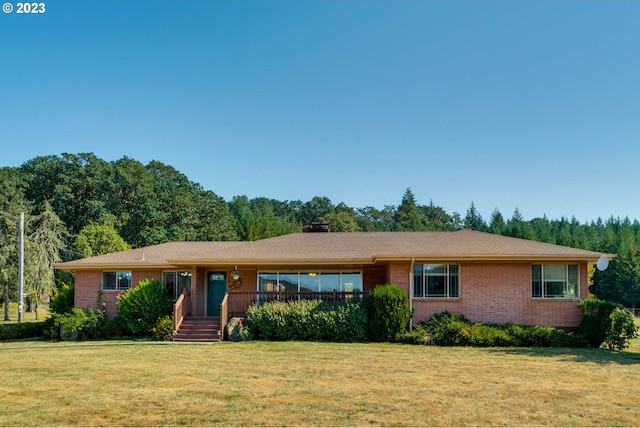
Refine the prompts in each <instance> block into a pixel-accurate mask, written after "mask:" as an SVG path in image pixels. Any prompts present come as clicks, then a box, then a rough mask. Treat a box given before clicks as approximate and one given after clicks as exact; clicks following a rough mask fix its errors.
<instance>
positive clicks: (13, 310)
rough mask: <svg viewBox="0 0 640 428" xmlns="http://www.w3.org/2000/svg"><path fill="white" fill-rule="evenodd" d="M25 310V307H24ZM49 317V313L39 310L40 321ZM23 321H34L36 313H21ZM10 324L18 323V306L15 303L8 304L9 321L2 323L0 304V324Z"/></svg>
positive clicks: (2, 313) (2, 311)
mask: <svg viewBox="0 0 640 428" xmlns="http://www.w3.org/2000/svg"><path fill="white" fill-rule="evenodd" d="M25 308H26V305H25ZM47 315H49V311H47V310H46V309H40V320H44V319H45V318H47ZM23 316H24V318H23V320H24V321H36V313H35V312H27V311H25V312H24V313H23ZM1 322H4V323H12V322H18V304H17V303H9V321H4V304H0V323H1Z"/></svg>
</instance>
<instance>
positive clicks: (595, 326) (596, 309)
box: [580, 297, 617, 348]
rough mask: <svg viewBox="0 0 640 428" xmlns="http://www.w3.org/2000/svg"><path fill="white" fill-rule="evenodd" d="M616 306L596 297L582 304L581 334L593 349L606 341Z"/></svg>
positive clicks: (585, 300)
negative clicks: (611, 316)
mask: <svg viewBox="0 0 640 428" xmlns="http://www.w3.org/2000/svg"><path fill="white" fill-rule="evenodd" d="M616 306H617V305H616V304H615V303H613V302H608V301H604V300H600V299H597V298H595V297H589V298H587V299H584V300H583V301H582V302H580V310H581V311H582V321H581V322H580V334H581V335H583V336H584V337H585V338H586V339H587V341H588V342H589V345H591V347H593V348H599V347H600V345H602V344H603V343H604V341H605V340H606V338H607V332H608V330H609V328H610V325H611V322H610V319H609V317H610V315H611V313H612V312H613V310H614V309H615V308H616Z"/></svg>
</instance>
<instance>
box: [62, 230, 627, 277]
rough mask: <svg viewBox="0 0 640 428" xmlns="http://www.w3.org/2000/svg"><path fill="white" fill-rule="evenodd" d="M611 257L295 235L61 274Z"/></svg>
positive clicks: (126, 256)
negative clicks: (101, 270) (217, 266)
mask: <svg viewBox="0 0 640 428" xmlns="http://www.w3.org/2000/svg"><path fill="white" fill-rule="evenodd" d="M601 256H606V257H607V258H613V257H615V255H613V254H604V253H599V252H595V251H587V250H580V249H575V248H570V247H563V246H560V245H553V244H546V243H542V242H536V241H529V240H526V239H518V238H511V237H506V236H501V235H494V234H490V233H484V232H477V231H473V230H460V231H457V232H344V233H340V232H338V233H336V232H330V233H293V234H289V235H283V236H278V237H274V238H269V239H263V240H260V241H253V242H169V243H166V244H160V245H154V246H151V247H144V248H138V249H135V250H129V251H122V252H119V253H112V254H106V255H103V256H97V257H89V258H86V259H80V260H74V261H71V262H66V263H57V264H55V265H54V267H56V268H58V269H63V270H78V269H104V268H110V267H118V268H120V267H121V268H134V267H135V268H153V267H156V268H167V267H178V266H195V265H207V266H215V265H220V266H222V265H229V264H233V265H240V266H242V265H295V264H307V265H337V264H372V263H375V262H377V261H383V262H384V261H393V260H416V261H425V262H426V261H498V260H500V261H525V260H526V261H554V260H556V261H565V262H567V261H584V262H595V261H597V260H598V258H600V257H601Z"/></svg>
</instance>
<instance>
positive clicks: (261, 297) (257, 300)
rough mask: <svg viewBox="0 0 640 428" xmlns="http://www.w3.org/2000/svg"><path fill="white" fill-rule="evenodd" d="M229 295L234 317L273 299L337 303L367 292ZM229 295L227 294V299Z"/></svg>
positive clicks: (250, 293) (362, 296)
mask: <svg viewBox="0 0 640 428" xmlns="http://www.w3.org/2000/svg"><path fill="white" fill-rule="evenodd" d="M227 296H228V298H229V299H228V302H227V306H228V311H227V312H226V313H228V314H229V316H232V317H241V316H244V315H245V313H246V312H247V309H248V308H249V306H251V305H253V304H256V305H261V304H263V303H267V302H272V301H280V302H289V301H296V300H322V301H325V302H328V303H330V304H336V303H338V302H343V301H345V300H362V299H364V297H365V296H366V293H364V292H362V291H357V292H345V291H320V292H313V291H229V292H228V293H227ZM227 296H225V299H226V297H227ZM221 309H222V307H221ZM221 313H222V312H221Z"/></svg>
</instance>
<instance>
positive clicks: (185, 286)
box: [162, 271, 191, 300]
mask: <svg viewBox="0 0 640 428" xmlns="http://www.w3.org/2000/svg"><path fill="white" fill-rule="evenodd" d="M162 283H163V284H164V286H165V288H166V289H167V293H168V294H169V295H170V296H171V297H173V300H178V297H180V294H182V290H187V291H191V272H187V271H182V272H162Z"/></svg>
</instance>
